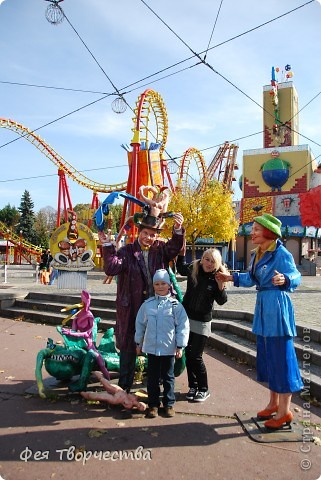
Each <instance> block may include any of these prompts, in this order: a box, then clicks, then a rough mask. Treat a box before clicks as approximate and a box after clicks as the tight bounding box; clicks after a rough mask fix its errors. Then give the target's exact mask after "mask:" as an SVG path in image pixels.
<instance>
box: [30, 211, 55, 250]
mask: <svg viewBox="0 0 321 480" xmlns="http://www.w3.org/2000/svg"><path fill="white" fill-rule="evenodd" d="M56 221H57V211H56V210H55V209H54V208H53V207H49V206H48V207H45V208H41V209H40V210H39V212H38V213H37V214H36V215H35V223H34V230H35V233H36V238H37V240H36V243H37V245H41V246H42V247H43V248H49V238H50V235H51V233H52V232H53V231H54V230H55V228H56Z"/></svg>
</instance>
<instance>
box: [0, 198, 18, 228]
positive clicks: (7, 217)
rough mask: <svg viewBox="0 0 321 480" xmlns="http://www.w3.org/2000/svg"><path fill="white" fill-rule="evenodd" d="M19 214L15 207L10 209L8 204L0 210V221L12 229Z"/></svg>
mask: <svg viewBox="0 0 321 480" xmlns="http://www.w3.org/2000/svg"><path fill="white" fill-rule="evenodd" d="M19 216H20V215H19V212H18V210H17V209H16V207H12V206H11V205H10V203H8V205H6V206H5V207H4V208H2V209H1V210H0V221H1V222H3V223H5V224H6V225H7V226H8V227H12V228H13V227H14V226H15V225H17V223H18V220H19Z"/></svg>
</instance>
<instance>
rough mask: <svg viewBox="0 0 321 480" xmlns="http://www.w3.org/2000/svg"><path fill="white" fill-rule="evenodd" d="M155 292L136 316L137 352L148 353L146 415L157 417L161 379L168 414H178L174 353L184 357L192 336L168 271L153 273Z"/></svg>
mask: <svg viewBox="0 0 321 480" xmlns="http://www.w3.org/2000/svg"><path fill="white" fill-rule="evenodd" d="M153 286H154V291H155V296H154V297H151V298H149V299H148V300H146V301H145V302H144V303H143V304H142V306H141V307H140V309H139V310H138V313H137V317H136V333H135V342H136V346H137V348H136V353H137V355H140V354H141V353H142V352H143V353H147V356H148V367H147V392H148V406H149V410H148V413H147V416H148V417H149V418H156V417H157V415H158V407H159V406H160V400H159V396H160V386H159V383H160V382H159V381H160V379H162V382H163V386H164V392H163V405H164V408H165V416H166V417H173V416H174V415H175V411H174V408H173V406H174V403H175V393H174V385H175V377H174V363H175V357H176V358H181V357H182V353H183V348H185V347H186V345H187V341H188V336H189V321H188V317H187V314H186V312H185V309H184V307H183V306H182V304H181V303H179V302H178V300H176V299H175V298H173V297H172V295H171V292H170V289H171V282H170V278H169V275H168V272H167V271H166V270H164V269H161V270H157V271H156V273H155V275H154V277H153Z"/></svg>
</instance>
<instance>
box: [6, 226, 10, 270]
mask: <svg viewBox="0 0 321 480" xmlns="http://www.w3.org/2000/svg"><path fill="white" fill-rule="evenodd" d="M9 232H10V230H7V244H6V264H7V265H8V263H9Z"/></svg>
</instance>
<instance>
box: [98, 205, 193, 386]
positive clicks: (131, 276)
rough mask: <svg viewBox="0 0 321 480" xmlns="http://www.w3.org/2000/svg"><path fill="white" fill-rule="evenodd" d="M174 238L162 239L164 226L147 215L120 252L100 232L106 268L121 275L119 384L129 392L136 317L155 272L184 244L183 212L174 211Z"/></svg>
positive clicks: (118, 318) (118, 275) (119, 294)
mask: <svg viewBox="0 0 321 480" xmlns="http://www.w3.org/2000/svg"><path fill="white" fill-rule="evenodd" d="M173 219H174V222H175V223H174V228H173V234H172V238H171V239H170V240H168V241H167V242H163V241H161V240H158V236H159V233H160V230H161V229H160V227H159V226H158V225H157V224H155V223H154V222H153V221H152V222H149V221H148V220H154V217H150V216H148V217H146V219H145V220H144V219H143V220H142V222H141V223H140V224H139V235H138V238H137V239H136V240H135V241H134V243H130V244H127V245H125V246H124V247H122V248H120V249H119V250H118V251H117V252H116V248H115V246H114V245H113V244H112V242H111V239H110V236H109V235H108V234H107V235H106V234H105V233H104V232H99V233H98V236H99V240H100V242H101V244H102V246H103V258H104V270H105V273H106V275H112V276H115V275H117V279H118V280H117V282H118V283H117V298H116V328H115V336H116V346H117V348H118V349H119V352H120V372H119V381H118V385H119V386H120V387H121V388H123V389H124V390H126V391H127V392H129V390H130V388H131V386H132V384H133V381H134V374H135V364H136V345H135V341H134V335H135V321H136V315H137V312H138V310H139V307H140V306H141V305H142V303H143V302H144V301H145V300H146V299H147V298H149V297H151V296H153V295H154V291H153V281H152V279H153V276H154V274H155V272H156V270H159V269H161V268H167V267H168V264H169V262H170V261H171V260H173V259H174V258H175V257H176V256H177V255H178V253H179V251H180V250H181V249H182V247H183V246H184V241H185V230H184V228H182V224H183V221H184V219H183V216H182V215H181V214H180V213H175V214H174V215H173Z"/></svg>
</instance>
